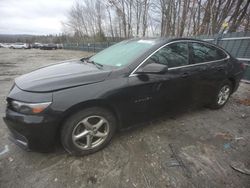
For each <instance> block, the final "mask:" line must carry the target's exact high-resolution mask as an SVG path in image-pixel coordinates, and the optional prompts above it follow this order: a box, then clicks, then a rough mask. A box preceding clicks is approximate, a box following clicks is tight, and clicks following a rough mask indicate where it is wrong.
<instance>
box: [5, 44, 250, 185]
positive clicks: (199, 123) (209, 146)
mask: <svg viewBox="0 0 250 188" xmlns="http://www.w3.org/2000/svg"><path fill="white" fill-rule="evenodd" d="M86 55H88V54H87V53H85V52H80V51H66V50H55V51H42V50H36V49H31V50H10V49H3V48H0V116H1V117H2V116H4V109H5V97H6V95H7V93H8V91H9V89H10V87H11V85H12V83H13V79H14V78H15V77H17V76H19V75H21V74H24V73H27V72H29V71H31V70H34V69H36V68H38V67H40V66H44V65H47V64H50V63H55V62H59V61H63V60H67V59H75V58H80V57H83V56H86ZM249 100H250V84H243V83H241V85H240V88H239V90H238V91H237V93H235V94H234V95H233V96H232V97H231V99H230V100H229V102H228V104H227V105H226V106H225V107H224V108H223V109H221V110H215V111H214V110H210V109H206V108H199V109H192V110H187V111H185V112H184V113H181V114H176V115H174V116H171V117H168V116H164V117H161V118H158V119H156V120H152V121H151V122H145V123H143V125H142V126H137V128H134V129H130V130H127V131H123V132H119V133H117V134H116V136H115V137H114V139H113V140H112V141H111V143H110V144H109V145H108V147H106V148H105V149H103V150H102V151H100V152H97V153H95V154H92V155H89V156H84V157H72V156H69V155H68V154H67V153H66V152H64V150H63V149H62V148H58V149H57V150H56V151H54V152H52V153H48V154H42V153H35V152H26V151H23V150H22V149H20V148H19V147H18V146H16V145H15V144H13V143H12V142H11V141H9V139H8V130H7V128H6V126H5V124H4V122H3V120H2V118H1V119H0V139H1V141H0V187H2V188H6V187H15V188H21V187H25V188H29V187H36V188H42V187H46V188H50V187H53V188H56V187H58V188H59V187H60V188H61V187H77V188H79V187H108V188H113V187H114V188H118V187H119V188H121V187H129V188H132V187H145V188H151V187H157V188H161V187H162V188H163V187H199V188H200V187H241V188H242V187H249V185H250V176H249V175H246V174H242V173H240V172H238V171H235V170H233V169H232V168H231V166H230V165H231V164H233V163H235V162H238V163H239V162H241V163H243V164H245V165H246V167H247V168H250V144H249V143H250V106H249V105H250V104H249Z"/></svg>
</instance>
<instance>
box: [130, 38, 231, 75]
mask: <svg viewBox="0 0 250 188" xmlns="http://www.w3.org/2000/svg"><path fill="white" fill-rule="evenodd" d="M177 42H187V43H189V42H195V43H202V44H206V45H211V46H213V47H215V48H217V49H220V50H222V51H223V52H224V53H225V54H226V55H227V57H225V58H223V59H218V60H214V61H207V62H203V63H197V64H191V65H183V66H179V67H172V68H169V69H168V70H174V69H180V68H185V67H192V66H198V65H203V64H209V63H215V62H219V61H225V60H227V59H229V58H230V55H229V54H228V53H227V52H226V51H225V50H224V49H222V48H218V47H217V46H215V45H214V44H208V43H206V42H202V41H196V40H178V41H172V42H168V43H167V44H164V45H163V46H161V47H159V48H158V49H156V50H155V51H154V52H152V53H151V54H150V55H149V56H148V57H147V58H145V59H144V60H143V61H142V62H141V63H140V64H139V65H138V66H137V67H136V68H135V69H134V70H133V71H132V72H131V73H130V75H129V77H132V76H137V74H136V71H137V70H138V69H139V68H140V66H142V65H143V64H144V63H145V62H146V61H147V60H148V59H149V58H150V57H151V56H152V55H154V54H155V53H156V52H157V51H159V50H160V49H162V48H164V47H165V46H167V45H170V44H173V43H177Z"/></svg>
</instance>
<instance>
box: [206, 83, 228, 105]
mask: <svg viewBox="0 0 250 188" xmlns="http://www.w3.org/2000/svg"><path fill="white" fill-rule="evenodd" d="M231 93H232V84H231V82H229V81H225V82H223V83H222V84H221V86H220V87H219V89H218V91H217V93H216V96H215V97H214V99H213V102H212V103H211V105H210V107H211V108H212V109H219V108H222V107H223V106H224V105H225V104H226V103H227V101H228V99H229V97H230V95H231Z"/></svg>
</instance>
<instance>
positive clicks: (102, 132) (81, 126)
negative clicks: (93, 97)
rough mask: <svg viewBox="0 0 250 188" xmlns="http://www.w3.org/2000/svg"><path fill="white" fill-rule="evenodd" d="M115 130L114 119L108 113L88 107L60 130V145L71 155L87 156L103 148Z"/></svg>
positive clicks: (74, 115) (73, 116) (69, 119)
mask: <svg viewBox="0 0 250 188" xmlns="http://www.w3.org/2000/svg"><path fill="white" fill-rule="evenodd" d="M81 121H83V122H81ZM98 123H99V124H98ZM98 126H99V128H98ZM115 130H116V118H115V116H114V115H113V114H112V113H111V112H110V111H108V110H106V109H104V108H100V107H90V108H86V109H84V110H81V111H78V112H77V113H75V114H73V115H72V116H70V117H69V118H68V119H67V120H66V122H65V123H64V124H63V127H62V129H61V143H62V145H63V147H64V149H65V150H66V151H67V152H68V153H70V154H71V155H88V154H91V153H95V152H97V151H99V150H101V149H102V148H104V147H105V146H106V145H107V144H108V143H109V142H110V140H111V138H112V137H113V135H114V133H115ZM89 143H91V144H89Z"/></svg>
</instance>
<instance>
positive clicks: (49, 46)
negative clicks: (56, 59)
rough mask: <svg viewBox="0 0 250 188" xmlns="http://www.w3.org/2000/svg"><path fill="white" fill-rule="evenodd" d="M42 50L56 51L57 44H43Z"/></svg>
mask: <svg viewBox="0 0 250 188" xmlns="http://www.w3.org/2000/svg"><path fill="white" fill-rule="evenodd" d="M40 49H41V50H56V49H57V45H56V44H52V43H50V44H43V45H41V46H40Z"/></svg>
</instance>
